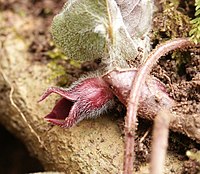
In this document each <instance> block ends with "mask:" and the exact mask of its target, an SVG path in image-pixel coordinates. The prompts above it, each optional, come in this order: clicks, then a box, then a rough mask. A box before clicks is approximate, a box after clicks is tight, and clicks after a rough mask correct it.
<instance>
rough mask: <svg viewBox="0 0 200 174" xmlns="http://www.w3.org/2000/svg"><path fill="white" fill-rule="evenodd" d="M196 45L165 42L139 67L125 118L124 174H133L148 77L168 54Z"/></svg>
mask: <svg viewBox="0 0 200 174" xmlns="http://www.w3.org/2000/svg"><path fill="white" fill-rule="evenodd" d="M194 45H195V44H194V43H193V42H191V41H190V40H189V38H179V39H174V40H170V41H167V42H165V43H164V44H161V45H159V46H158V47H156V48H155V49H154V50H153V51H152V52H151V54H150V55H149V56H148V58H147V59H146V60H145V62H143V63H142V65H141V66H140V67H139V69H138V72H137V73H136V76H135V79H134V80H133V83H132V88H131V92H130V96H129V100H128V107H127V115H126V118H125V153H124V174H132V172H133V160H134V138H135V129H136V120H137V117H136V115H137V109H138V102H139V97H140V94H141V89H142V88H143V85H144V83H145V80H146V77H147V76H148V74H149V73H150V71H151V69H152V67H153V66H154V64H155V63H156V62H157V60H158V59H159V58H160V57H161V56H164V55H165V54H167V53H168V52H170V51H172V50H175V49H178V48H186V47H189V46H194Z"/></svg>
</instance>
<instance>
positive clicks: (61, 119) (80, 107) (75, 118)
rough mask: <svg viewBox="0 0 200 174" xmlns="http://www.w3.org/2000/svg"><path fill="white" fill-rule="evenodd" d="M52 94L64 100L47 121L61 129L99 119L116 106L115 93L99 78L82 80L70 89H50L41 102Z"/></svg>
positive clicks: (48, 116)
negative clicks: (86, 120)
mask: <svg viewBox="0 0 200 174" xmlns="http://www.w3.org/2000/svg"><path fill="white" fill-rule="evenodd" d="M51 93H56V94H59V95H60V96H62V98H61V99H60V100H59V101H58V102H57V103H56V105H55V106H54V108H53V110H52V111H51V112H50V114H48V115H47V116H45V119H46V120H48V121H49V122H51V123H53V124H55V125H59V126H61V127H67V128H69V127H72V126H73V125H74V124H76V123H78V122H79V121H81V120H83V119H84V118H93V117H97V116H99V115H100V114H102V113H103V112H106V111H107V110H108V109H109V108H112V107H113V105H114V99H113V98H114V95H113V93H112V92H111V90H110V88H109V86H108V85H107V84H106V83H105V82H104V81H103V80H102V78H99V77H93V78H88V79H85V80H82V81H80V82H79V83H78V84H76V85H73V86H72V87H71V88H69V89H65V88H60V87H50V88H48V89H47V91H46V92H45V93H44V94H43V95H42V96H41V98H40V100H39V101H42V100H44V99H45V98H46V97H48V96H49V95H50V94H51Z"/></svg>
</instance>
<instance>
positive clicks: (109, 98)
mask: <svg viewBox="0 0 200 174" xmlns="http://www.w3.org/2000/svg"><path fill="white" fill-rule="evenodd" d="M136 72H137V70H133V69H129V70H121V71H120V70H113V71H111V72H109V73H107V74H105V75H104V76H102V77H91V78H87V79H84V80H82V81H80V82H79V83H77V84H76V85H72V87H71V88H68V89H67V88H66V89H65V88H59V87H50V88H48V89H47V91H46V92H45V93H44V94H43V95H42V96H41V99H40V101H42V100H44V99H45V98H46V97H48V96H49V95H50V94H51V93H56V94H58V95H60V96H61V99H60V100H59V101H58V102H57V103H56V105H55V107H54V108H53V110H52V111H51V112H50V114H48V115H47V116H45V119H46V120H47V121H49V122H51V123H53V124H55V125H59V126H61V127H66V128H69V127H72V126H73V125H75V124H76V123H78V122H79V121H81V120H83V119H84V118H96V117H97V116H99V115H101V114H102V113H104V112H106V111H108V110H109V109H111V108H113V107H114V106H115V102H114V98H115V96H117V97H118V99H119V100H120V101H121V102H122V103H123V104H124V105H127V98H128V96H129V93H130V89H131V84H132V81H133V79H134V76H135V74H136ZM172 106H173V100H172V99H171V98H170V97H169V96H168V94H167V92H166V90H165V86H164V84H163V83H162V82H161V81H159V80H158V79H156V78H154V77H152V76H150V77H149V78H148V79H147V80H146V83H145V85H144V87H143V89H142V94H141V97H140V103H139V110H138V113H139V114H140V115H141V116H142V115H145V118H150V119H152V118H154V117H155V116H156V115H157V113H158V111H159V110H160V109H162V108H170V107H172Z"/></svg>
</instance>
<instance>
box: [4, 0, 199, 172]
mask: <svg viewBox="0 0 200 174" xmlns="http://www.w3.org/2000/svg"><path fill="white" fill-rule="evenodd" d="M64 3H65V0H61V1H60V0H54V1H49V0H43V1H40V0H29V1H24V2H22V1H17V0H5V1H1V2H0V11H5V12H6V11H7V12H8V14H9V11H15V12H16V13H20V14H21V15H23V13H25V14H27V15H31V16H33V18H34V19H35V20H43V25H42V26H41V28H39V29H37V30H35V31H34V32H33V33H28V32H27V33H24V37H26V38H28V39H30V40H31V44H30V45H29V52H30V53H32V55H33V56H32V57H31V58H30V61H36V62H39V63H41V64H48V63H49V62H51V61H52V58H51V57H50V56H49V55H48V54H47V53H48V52H49V51H53V50H54V49H55V45H54V44H52V39H51V35H50V32H49V27H50V23H51V21H52V18H53V16H54V15H55V14H57V13H58V11H60V9H61V8H62V6H63V4H64ZM179 8H181V9H182V10H183V11H184V9H185V11H184V12H187V13H188V15H189V16H190V17H191V16H192V15H191V14H192V12H193V11H194V10H193V9H194V3H193V4H191V3H190V4H189V5H188V6H187V5H185V4H183V5H182V6H181V7H179ZM160 10H162V8H161V9H160ZM8 18H9V15H8ZM8 21H9V19H8ZM161 34H162V35H163V33H161ZM164 39H165V38H163V40H164ZM152 42H153V46H156V44H157V42H158V41H157V40H153V41H152ZM174 54H176V55H180V56H181V57H182V58H181V57H179V58H177V57H175V58H174V56H173V55H174ZM56 63H57V64H58V65H62V66H64V68H65V70H66V72H67V82H65V83H62V82H60V81H61V79H62V77H58V78H57V79H55V80H56V81H57V82H58V84H59V85H69V84H71V83H72V82H73V81H75V80H77V79H78V78H79V77H80V76H81V75H83V74H86V73H88V72H90V71H94V70H96V69H97V68H98V66H99V64H100V61H99V60H95V61H94V62H85V63H83V64H81V66H80V67H77V66H74V65H73V64H71V63H70V60H57V62H56ZM151 74H152V75H154V76H156V77H157V78H159V79H160V80H161V81H162V82H164V83H165V84H166V87H167V90H168V92H169V94H170V96H171V97H172V98H174V100H176V101H177V102H178V103H179V104H178V105H176V107H174V108H173V110H174V111H178V112H180V113H182V114H194V113H199V114H200V56H199V51H198V50H189V51H186V50H184V51H182V52H179V51H177V52H176V53H171V54H169V55H167V56H165V57H162V58H161V59H160V61H159V62H158V64H157V65H156V66H155V67H154V69H153V71H152V73H151ZM118 115H120V114H118ZM117 118H118V119H119V125H120V124H121V122H122V123H123V116H119V117H117ZM151 129H152V122H150V121H147V120H143V119H139V126H138V130H137V133H136V135H137V137H136V148H135V149H136V161H135V166H136V170H138V169H139V167H140V165H142V163H143V162H149V159H150V152H151V148H150V147H151ZM122 133H123V131H122ZM0 146H1V149H3V148H4V147H2V146H3V145H2V144H0ZM190 149H196V150H200V145H199V144H197V143H196V142H195V141H193V140H191V139H189V138H188V137H186V136H184V135H181V134H178V133H173V132H170V136H169V148H168V150H169V151H170V152H171V153H174V154H176V156H178V157H179V158H180V159H181V160H182V161H183V163H184V165H183V168H182V171H180V173H184V174H187V173H188V174H195V173H198V172H200V164H199V163H198V162H197V161H195V160H191V159H189V158H188V157H187V156H186V155H185V152H186V151H187V150H190ZM1 158H2V159H4V158H5V157H3V156H1ZM24 161H26V159H25V160H24ZM16 165H17V164H16ZM0 166H1V164H0ZM3 173H5V172H3Z"/></svg>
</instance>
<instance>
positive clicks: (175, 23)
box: [153, 5, 191, 41]
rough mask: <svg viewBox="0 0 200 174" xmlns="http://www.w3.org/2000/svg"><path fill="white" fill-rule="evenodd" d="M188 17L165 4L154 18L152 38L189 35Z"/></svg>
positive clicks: (189, 24) (159, 38)
mask: <svg viewBox="0 0 200 174" xmlns="http://www.w3.org/2000/svg"><path fill="white" fill-rule="evenodd" d="M190 29H191V23H190V18H189V17H188V16H186V15H184V14H183V13H181V12H180V11H178V10H177V9H176V7H175V6H169V5H166V7H165V8H164V11H163V12H162V13H157V14H156V17H155V19H154V29H153V37H154V38H153V39H157V40H159V41H160V40H163V39H164V40H165V39H167V40H168V39H171V38H178V37H187V36H189V31H190Z"/></svg>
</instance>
